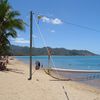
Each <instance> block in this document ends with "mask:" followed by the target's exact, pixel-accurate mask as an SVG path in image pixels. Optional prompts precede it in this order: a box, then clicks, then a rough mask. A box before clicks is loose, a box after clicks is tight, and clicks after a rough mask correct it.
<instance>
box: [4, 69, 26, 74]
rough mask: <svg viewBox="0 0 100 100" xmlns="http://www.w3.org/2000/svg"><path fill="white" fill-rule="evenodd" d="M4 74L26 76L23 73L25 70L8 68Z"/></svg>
mask: <svg viewBox="0 0 100 100" xmlns="http://www.w3.org/2000/svg"><path fill="white" fill-rule="evenodd" d="M4 72H14V73H17V74H25V73H23V70H19V69H12V68H7V69H6V70H5V71H4Z"/></svg>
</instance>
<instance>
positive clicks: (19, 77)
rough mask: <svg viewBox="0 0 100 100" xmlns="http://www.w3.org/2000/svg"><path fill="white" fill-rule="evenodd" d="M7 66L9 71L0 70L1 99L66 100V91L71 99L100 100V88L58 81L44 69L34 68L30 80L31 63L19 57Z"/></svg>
mask: <svg viewBox="0 0 100 100" xmlns="http://www.w3.org/2000/svg"><path fill="white" fill-rule="evenodd" d="M7 68H8V69H9V71H4V72H0V100H41V98H42V100H66V99H67V97H66V94H65V91H66V92H67V95H68V97H69V100H100V89H96V88H94V87H91V86H88V85H85V84H82V83H79V82H74V81H58V80H56V79H54V78H52V77H50V76H49V75H47V74H45V72H44V71H43V70H37V71H35V70H34V69H33V76H32V80H31V81H28V76H29V65H28V64H25V63H24V62H22V61H19V60H17V59H14V60H10V61H9V64H8V66H7ZM63 87H64V89H65V90H64V89H63ZM82 97H83V98H82Z"/></svg>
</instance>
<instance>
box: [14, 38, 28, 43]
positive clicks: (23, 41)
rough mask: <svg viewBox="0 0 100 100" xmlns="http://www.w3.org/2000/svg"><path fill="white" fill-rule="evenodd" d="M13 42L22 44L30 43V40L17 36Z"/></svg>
mask: <svg viewBox="0 0 100 100" xmlns="http://www.w3.org/2000/svg"><path fill="white" fill-rule="evenodd" d="M13 42H15V43H21V44H29V40H25V39H24V38H16V39H14V40H13Z"/></svg>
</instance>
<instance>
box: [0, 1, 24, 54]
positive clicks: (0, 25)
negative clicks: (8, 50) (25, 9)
mask: <svg viewBox="0 0 100 100" xmlns="http://www.w3.org/2000/svg"><path fill="white" fill-rule="evenodd" d="M18 16H20V13H19V12H18V11H13V10H12V7H11V6H10V4H9V3H8V0H2V1H1V2H0V48H2V49H3V48H5V46H10V41H9V37H13V38H16V37H17V31H16V29H19V30H24V29H25V27H24V24H25V23H24V22H23V20H22V19H19V18H18ZM0 55H1V54H0Z"/></svg>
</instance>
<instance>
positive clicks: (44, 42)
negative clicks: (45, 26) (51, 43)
mask: <svg viewBox="0 0 100 100" xmlns="http://www.w3.org/2000/svg"><path fill="white" fill-rule="evenodd" d="M34 21H35V24H36V26H37V29H38V31H39V34H40V36H41V38H42V40H43V44H44V46H45V47H46V50H47V52H48V53H49V49H48V48H47V44H46V41H45V39H44V37H43V35H42V32H41V29H40V27H39V25H38V23H37V21H36V18H35V16H34ZM50 59H51V62H52V64H53V67H54V68H56V67H55V64H54V61H53V59H52V57H51V56H50ZM56 73H57V75H58V74H59V73H58V72H57V71H56Z"/></svg>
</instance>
